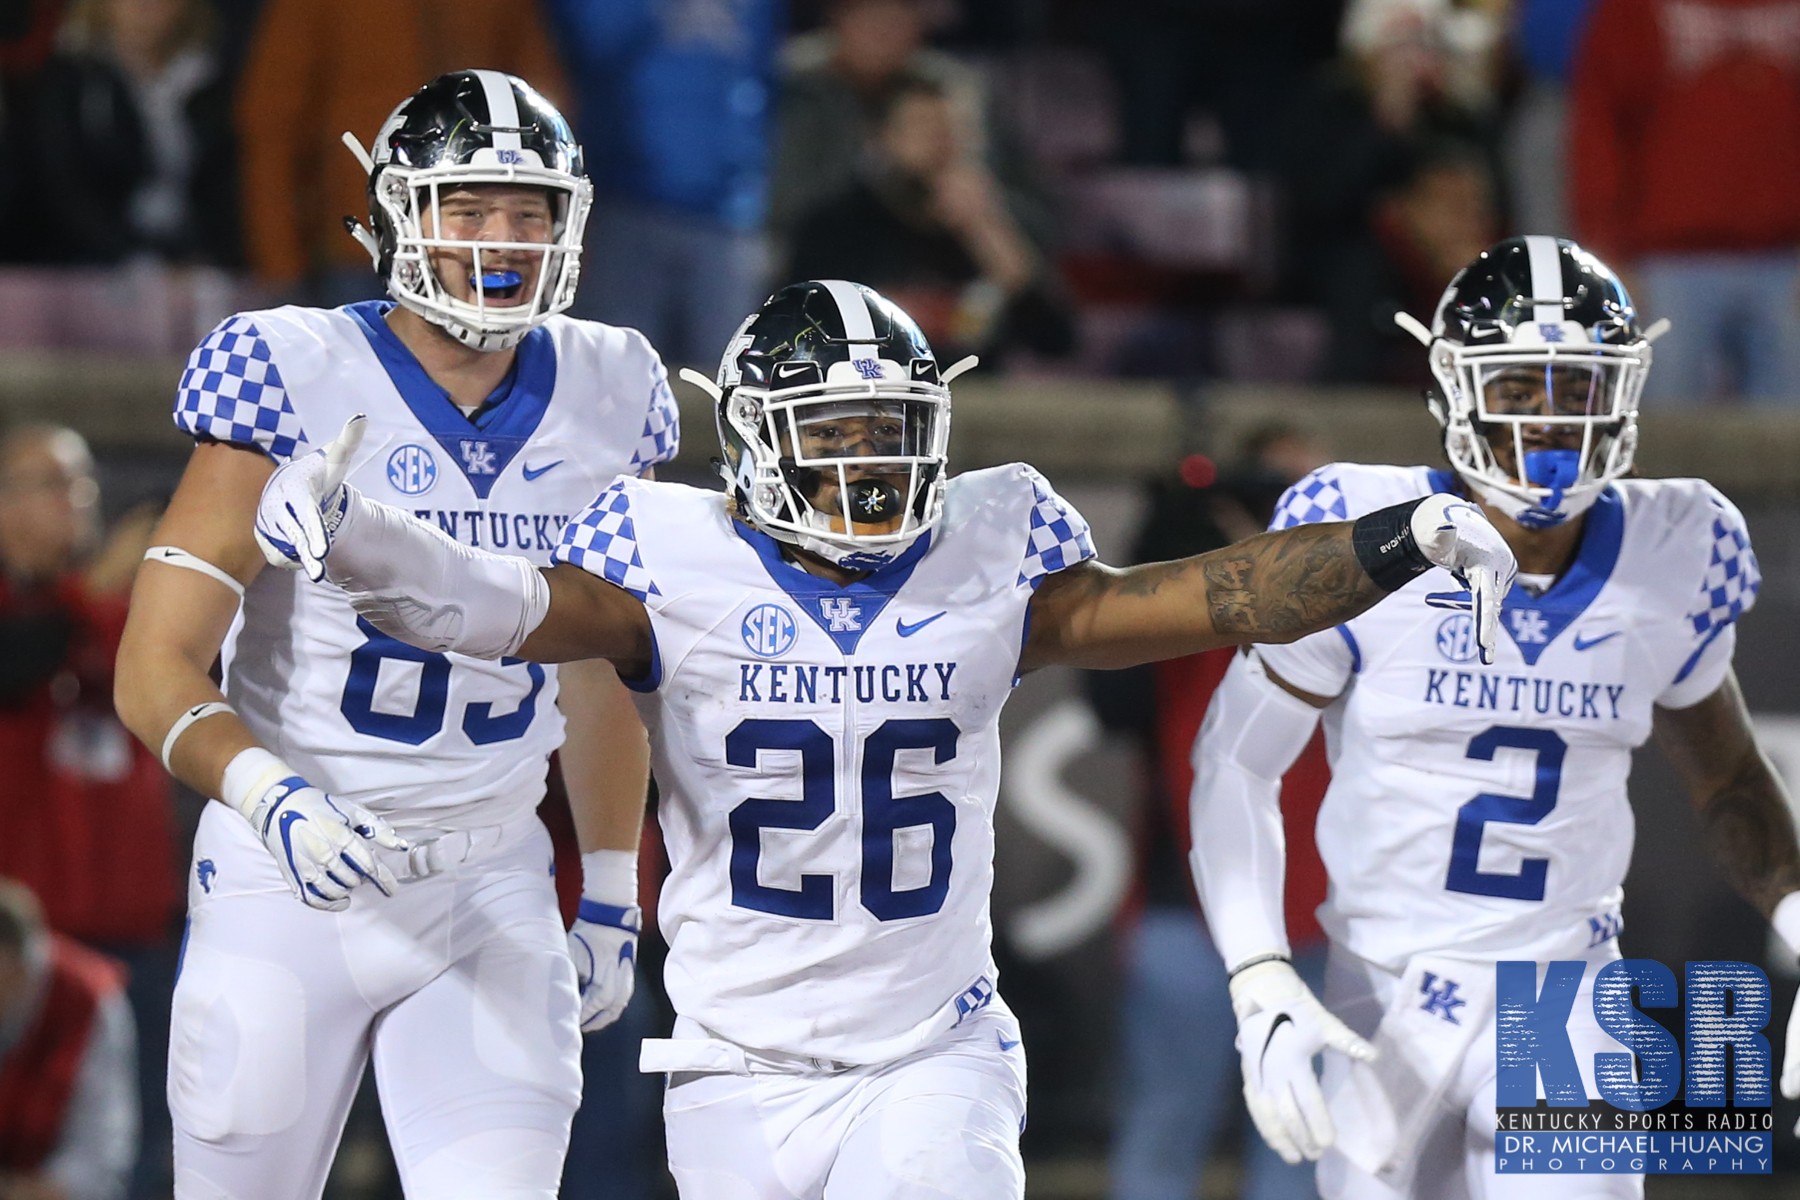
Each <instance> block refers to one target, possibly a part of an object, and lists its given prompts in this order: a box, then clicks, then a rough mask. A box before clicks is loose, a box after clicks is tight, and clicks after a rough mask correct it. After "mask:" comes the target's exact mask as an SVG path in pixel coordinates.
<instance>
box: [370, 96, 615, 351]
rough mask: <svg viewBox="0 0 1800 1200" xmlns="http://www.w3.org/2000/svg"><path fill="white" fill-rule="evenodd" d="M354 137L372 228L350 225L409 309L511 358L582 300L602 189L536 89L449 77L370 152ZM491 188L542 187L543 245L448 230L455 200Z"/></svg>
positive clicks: (409, 106) (407, 110)
mask: <svg viewBox="0 0 1800 1200" xmlns="http://www.w3.org/2000/svg"><path fill="white" fill-rule="evenodd" d="M344 139H345V141H346V143H347V144H349V146H350V148H351V150H352V152H353V153H355V154H356V155H357V157H358V159H359V161H361V162H362V164H363V166H364V168H365V169H366V170H367V171H368V172H369V224H368V226H367V227H365V226H363V225H362V224H361V223H359V222H357V221H356V220H354V219H353V218H351V217H345V218H344V224H345V227H346V228H347V229H348V230H349V231H350V234H351V236H353V237H355V238H356V240H357V241H358V242H360V243H361V244H362V246H363V248H364V249H366V250H367V251H368V252H369V255H370V257H371V258H372V259H373V260H374V264H375V272H376V274H378V275H380V276H381V277H382V278H383V279H384V280H385V281H386V282H387V287H388V291H389V293H390V294H391V295H392V296H393V297H394V299H395V300H396V301H398V302H399V303H400V304H402V305H404V306H405V307H406V308H408V309H410V310H412V311H413V312H416V313H418V314H419V315H420V316H422V317H424V318H425V319H426V320H428V321H430V322H432V323H433V324H435V325H439V326H441V327H442V328H444V329H445V330H446V331H448V332H449V333H450V335H451V336H453V337H455V338H456V339H457V340H458V341H460V342H462V343H464V344H465V345H468V346H472V347H474V348H475V349H477V350H504V349H506V348H508V347H511V346H515V345H517V344H518V342H519V340H520V339H521V338H523V337H524V336H525V335H526V334H527V333H529V332H530V331H531V330H532V329H534V328H536V327H537V326H538V325H541V324H543V322H544V321H545V320H547V319H548V318H549V317H551V316H553V315H555V314H556V313H560V312H563V311H565V310H566V309H567V308H568V307H569V306H570V305H571V304H572V303H574V300H575V288H576V285H577V283H578V282H579V280H580V276H581V240H582V234H583V232H584V231H585V230H586V228H587V219H588V210H589V209H590V207H591V206H592V204H593V184H592V183H590V182H589V181H588V179H587V177H586V175H584V174H583V167H582V156H581V147H580V146H579V145H577V144H576V142H575V135H574V134H573V133H572V132H571V131H570V129H569V123H568V122H567V121H565V120H564V119H563V116H562V114H561V113H560V112H558V111H557V110H556V107H555V106H554V105H552V104H551V103H550V102H549V101H548V100H546V99H544V98H543V97H542V96H541V95H539V94H538V93H537V91H536V90H535V89H533V88H532V86H531V85H530V84H528V83H526V82H525V81H524V80H522V79H520V78H518V77H517V76H514V75H508V74H505V73H504V72H501V71H487V70H468V71H451V72H449V73H448V74H444V75H440V76H438V77H437V78H436V79H433V80H432V81H431V82H430V83H427V84H426V85H425V86H424V87H422V88H420V89H419V90H418V91H416V92H414V93H413V94H412V95H411V96H409V97H407V99H406V100H405V101H403V102H402V103H401V104H400V106H399V107H398V108H396V109H395V110H394V111H393V112H392V113H391V114H390V115H389V116H388V119H387V120H386V121H384V122H383V123H382V125H381V131H380V132H379V133H378V134H376V136H375V141H374V144H373V145H372V146H371V147H370V149H369V150H368V151H367V152H365V151H363V149H362V147H361V146H360V145H358V144H357V143H356V141H355V139H354V138H353V137H352V136H351V135H350V134H345V135H344ZM484 185H502V186H510V187H519V188H530V189H538V188H541V189H543V190H544V193H545V195H546V197H547V199H548V203H549V211H548V214H547V216H548V221H547V223H546V224H547V228H545V229H544V235H545V236H544V237H543V238H542V239H541V240H511V239H496V238H493V237H486V236H475V235H472V234H469V233H467V232H466V231H462V230H458V229H457V228H456V227H455V222H454V220H452V221H450V222H448V223H447V222H446V215H447V214H446V207H445V200H446V198H447V197H450V196H452V195H453V194H457V193H460V194H462V195H468V194H469V193H468V192H467V190H466V189H470V188H475V189H479V188H481V187H483V186H484ZM458 232H461V233H463V236H460V237H459V236H454V235H455V234H456V233H458ZM515 235H516V230H515ZM446 263H455V264H456V266H455V270H456V271H458V272H467V275H468V278H467V280H466V284H467V286H466V287H465V286H461V284H460V281H459V283H458V286H453V287H452V286H446V281H445V279H444V278H442V275H443V273H444V271H445V270H446V267H445V264H446Z"/></svg>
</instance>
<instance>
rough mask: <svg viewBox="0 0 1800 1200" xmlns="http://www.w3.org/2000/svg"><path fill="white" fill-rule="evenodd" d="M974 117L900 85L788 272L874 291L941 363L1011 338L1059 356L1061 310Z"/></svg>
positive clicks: (1065, 332) (800, 231)
mask: <svg viewBox="0 0 1800 1200" xmlns="http://www.w3.org/2000/svg"><path fill="white" fill-rule="evenodd" d="M973 121H974V118H973V114H971V113H970V112H969V111H968V110H967V108H966V107H963V106H961V105H960V104H959V97H958V96H956V95H953V94H952V93H951V92H949V91H947V90H946V89H945V88H944V86H943V85H941V84H937V83H933V82H930V81H927V80H923V79H919V80H912V81H910V82H908V83H906V84H905V85H903V86H902V87H901V88H899V89H898V90H897V91H895V92H894V93H893V94H892V95H891V96H890V98H889V101H888V109H887V113H886V115H885V117H884V118H883V120H882V121H881V123H880V125H879V126H878V127H877V129H876V132H875V136H874V138H873V140H872V141H871V142H870V143H869V145H868V148H867V150H866V152H865V155H864V159H863V163H862V167H861V169H860V170H859V171H858V173H857V174H856V176H855V177H854V178H853V180H852V182H851V183H850V186H849V187H848V189H847V190H845V191H844V192H842V193H840V194H839V195H838V196H837V197H836V198H835V199H832V200H827V201H825V202H823V203H822V204H821V205H820V206H819V207H817V208H815V209H814V210H813V211H812V212H811V213H810V214H808V215H807V216H806V217H805V218H804V219H803V220H802V221H801V222H800V224H799V226H798V227H797V228H796V230H795V235H794V242H793V255H792V257H791V258H790V259H789V261H788V268H787V277H788V278H790V279H854V280H856V281H857V282H859V283H866V284H868V285H869V286H870V287H872V288H876V289H877V290H879V291H881V292H883V293H885V294H886V295H888V296H889V297H891V298H892V299H893V300H894V302H895V303H896V304H899V305H901V306H902V307H903V308H905V309H906V310H907V312H909V313H911V314H912V316H913V318H914V319H915V320H917V321H918V322H919V325H920V327H921V328H922V329H924V330H925V334H926V336H927V337H928V338H930V339H931V342H932V344H933V345H934V346H936V347H938V353H939V354H941V355H943V356H944V359H945V361H946V362H950V361H954V360H955V359H956V358H957V357H958V356H959V355H960V354H963V353H970V352H981V353H986V354H990V355H991V354H995V353H998V352H1000V351H1001V350H1003V349H1004V348H1006V347H1009V346H1010V347H1024V348H1029V349H1031V350H1033V351H1036V352H1038V353H1041V354H1062V353H1066V352H1067V351H1068V350H1069V349H1070V348H1071V346H1072V345H1073V341H1074V332H1073V322H1072V318H1071V316H1070V314H1069V311H1068V308H1067V306H1066V305H1065V304H1064V302H1063V301H1062V299H1061V297H1060V294H1059V292H1058V288H1057V286H1056V283H1055V280H1054V279H1053V277H1052V276H1051V274H1050V272H1049V270H1048V268H1047V267H1046V266H1045V264H1044V261H1043V259H1042V257H1041V256H1040V255H1039V254H1038V252H1037V250H1036V248H1035V247H1033V245H1032V243H1031V240H1030V239H1029V238H1027V237H1026V236H1025V233H1024V231H1023V230H1022V229H1021V227H1020V225H1019V222H1018V220H1017V219H1016V218H1015V217H1014V216H1013V214H1012V213H1011V212H1009V211H1008V209H1007V207H1006V199H1005V195H1004V193H1003V192H1002V191H1001V188H1000V186H999V183H998V182H997V181H996V180H995V179H994V177H993V175H992V174H991V173H990V172H989V171H988V170H987V168H986V166H984V165H983V164H982V162H981V159H980V157H979V155H978V153H977V151H976V148H975V143H976V136H975V133H974V131H973V129H972V125H973Z"/></svg>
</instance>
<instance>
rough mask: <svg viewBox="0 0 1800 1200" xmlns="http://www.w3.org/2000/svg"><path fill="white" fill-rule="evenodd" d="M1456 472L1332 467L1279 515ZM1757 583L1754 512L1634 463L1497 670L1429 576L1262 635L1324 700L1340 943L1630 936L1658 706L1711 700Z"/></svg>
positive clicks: (1510, 628) (1328, 843)
mask: <svg viewBox="0 0 1800 1200" xmlns="http://www.w3.org/2000/svg"><path fill="white" fill-rule="evenodd" d="M1452 490H1454V479H1453V477H1452V476H1451V475H1450V474H1449V473H1448V472H1445V471H1435V470H1429V469H1427V468H1424V467H1374V466H1359V465H1354V464H1346V463H1338V464H1333V465H1331V466H1327V467H1322V468H1320V469H1319V470H1318V471H1315V472H1313V474H1311V475H1309V476H1307V477H1306V478H1305V479H1303V480H1301V481H1300V483H1298V484H1296V485H1295V486H1294V487H1293V488H1292V489H1290V490H1289V492H1288V493H1287V494H1286V495H1285V496H1284V497H1283V498H1282V502H1281V505H1280V506H1279V508H1278V509H1277V511H1276V517H1275V522H1274V526H1275V528H1285V527H1287V526H1290V525H1296V524H1301V523H1303V522H1307V521H1328V520H1342V519H1346V518H1354V517H1358V516H1361V515H1362V514H1364V513H1367V512H1370V511H1372V510H1374V509H1377V508H1383V507H1386V506H1388V505H1391V504H1398V503H1401V502H1403V501H1406V500H1410V499H1413V498H1416V497H1418V496H1423V495H1427V494H1429V493H1431V492H1434V491H1452ZM1758 582H1759V578H1758V574H1757V566H1756V558H1755V555H1754V554H1753V553H1752V552H1751V549H1750V542H1749V537H1748V534H1747V533H1746V531H1745V528H1744V520H1743V517H1742V516H1741V515H1740V514H1739V512H1738V511H1737V509H1736V508H1735V507H1733V506H1732V504H1731V502H1730V501H1729V500H1727V499H1725V497H1724V496H1722V495H1720V494H1719V493H1718V492H1717V491H1715V490H1714V489H1713V488H1712V487H1711V486H1710V485H1708V484H1706V483H1704V482H1702V481H1700V480H1697V479H1663V480H1637V479H1627V480H1620V481H1619V482H1617V483H1615V484H1614V485H1613V486H1612V487H1611V488H1609V489H1608V490H1607V491H1606V492H1605V493H1604V494H1603V495H1602V496H1601V497H1600V499H1599V500H1598V502H1596V503H1595V505H1594V506H1593V507H1592V508H1591V509H1589V510H1588V513H1587V517H1586V528H1585V529H1584V530H1583V532H1582V540H1581V544H1580V546H1579V548H1578V550H1577V553H1576V556H1575V559H1574V561H1573V562H1571V563H1570V565H1569V567H1568V569H1567V570H1566V571H1565V572H1564V573H1563V574H1562V576H1561V577H1560V578H1558V579H1557V580H1556V582H1555V585H1554V586H1552V587H1551V588H1550V589H1549V590H1548V591H1546V592H1544V594H1542V595H1540V596H1533V595H1531V594H1530V593H1528V592H1527V591H1526V590H1525V589H1524V587H1523V586H1515V587H1514V588H1513V591H1512V593H1511V594H1510V595H1509V596H1508V597H1507V599H1506V602H1505V606H1504V608H1503V610H1502V619H1501V626H1502V629H1503V633H1502V635H1501V639H1500V645H1499V648H1498V651H1497V653H1496V656H1495V659H1496V661H1495V663H1494V665H1492V666H1483V665H1482V664H1481V662H1480V659H1479V657H1478V654H1477V651H1476V645H1475V636H1474V627H1473V623H1472V619H1471V617H1470V616H1469V614H1467V613H1465V612H1456V611H1450V610H1447V609H1445V608H1442V607H1436V606H1434V605H1433V604H1432V603H1431V602H1430V599H1429V598H1430V597H1431V596H1432V595H1433V594H1434V593H1438V594H1442V593H1448V592H1453V591H1454V590H1455V589H1456V587H1457V585H1456V583H1455V582H1454V581H1453V580H1452V579H1451V578H1450V576H1448V575H1447V574H1446V573H1444V572H1442V571H1430V572H1427V573H1426V574H1424V575H1422V576H1420V577H1419V578H1418V579H1416V580H1414V581H1413V582H1411V583H1410V584H1408V585H1407V586H1406V587H1403V588H1401V589H1400V590H1399V591H1397V592H1395V593H1394V595H1393V596H1392V597H1390V598H1388V599H1386V600H1383V601H1382V602H1381V603H1379V604H1377V605H1375V607H1373V608H1372V609H1370V610H1369V611H1368V612H1366V613H1364V614H1363V615H1361V616H1359V617H1357V618H1355V619H1354V620H1352V621H1349V622H1347V623H1346V624H1344V625H1342V626H1339V627H1338V628H1335V629H1329V630H1325V631H1323V632H1321V633H1316V634H1313V635H1312V636H1311V637H1307V638H1303V639H1301V640H1300V641H1299V642H1296V643H1294V644H1292V645H1287V646H1259V647H1257V653H1258V654H1259V655H1261V656H1262V658H1263V660H1264V661H1265V662H1266V663H1267V664H1268V666H1269V667H1270V668H1271V669H1272V670H1273V671H1274V672H1275V673H1276V674H1278V675H1280V676H1281V677H1282V678H1283V679H1285V680H1287V681H1288V682H1290V683H1292V684H1294V685H1295V686H1296V687H1299V688H1301V689H1304V690H1306V691H1309V692H1312V693H1314V694H1316V695H1321V696H1339V699H1338V700H1336V701H1335V702H1334V703H1333V704H1332V705H1331V706H1330V707H1329V708H1327V709H1326V712H1325V722H1324V723H1325V732H1326V748H1327V752H1328V755H1329V757H1330V760H1331V769H1332V780H1331V786H1330V789H1329V791H1327V793H1326V795H1325V801H1324V804H1323V807H1321V809H1320V811H1319V821H1318V843H1319V852H1320V854H1321V856H1322V857H1323V858H1324V860H1325V865H1326V867H1327V869H1328V870H1329V872H1330V877H1331V886H1330V891H1329V894H1328V896H1327V899H1326V901H1325V904H1324V905H1323V906H1322V907H1321V908H1320V910H1319V917H1320V920H1321V922H1322V923H1323V925H1324V926H1325V929H1326V932H1327V933H1328V934H1330V936H1331V937H1332V939H1333V941H1334V942H1336V943H1338V944H1340V945H1343V946H1344V947H1345V948H1347V949H1348V950H1350V951H1351V952H1353V953H1355V954H1357V955H1359V956H1361V957H1362V958H1364V959H1367V960H1369V961H1371V962H1374V963H1377V964H1379V965H1381V966H1383V967H1384V968H1386V969H1388V970H1396V971H1397V970H1399V969H1400V968H1401V967H1402V966H1403V964H1404V963H1405V962H1406V960H1407V959H1408V958H1409V957H1410V956H1412V955H1413V954H1415V953H1419V952H1424V951H1432V950H1440V951H1441V950H1456V951H1469V950H1473V951H1476V952H1486V951H1500V950H1504V951H1513V952H1517V953H1518V955H1519V956H1520V957H1525V958H1534V957H1535V958H1544V957H1556V956H1558V955H1562V956H1567V955H1569V954H1578V953H1580V952H1581V951H1582V950H1583V949H1585V948H1586V947H1588V946H1590V945H1598V944H1600V943H1601V942H1604V941H1606V940H1607V939H1609V938H1611V937H1613V936H1616V934H1617V933H1618V930H1619V927H1620V922H1619V917H1618V910H1619V903H1620V901H1621V899H1622V897H1623V888H1622V884H1623V881H1624V878H1625V871H1626V868H1627V867H1628V866H1629V864H1630V861H1631V846H1632V839H1633V833H1634V829H1633V822H1632V813H1631V807H1630V805H1629V804H1628V803H1627V801H1626V796H1625V781H1626V776H1627V774H1628V773H1629V771H1630V768H1631V752H1632V751H1633V750H1634V749H1635V748H1636V747H1637V746H1639V745H1641V744H1642V743H1643V742H1644V740H1645V739H1646V738H1647V737H1648V736H1649V734H1650V728H1651V718H1652V707H1653V706H1655V705H1664V706H1666V707H1671V708H1681V707H1685V706H1687V705H1690V704H1694V703H1697V702H1699V701H1700V700H1703V699H1705V698H1706V697H1707V696H1709V695H1711V694H1712V693H1713V692H1714V691H1715V690H1716V689H1717V688H1718V687H1719V686H1720V684H1721V682H1722V681H1723V679H1724V677H1725V674H1726V671H1727V670H1728V669H1729V667H1730V664H1731V654H1732V649H1733V646H1734V644H1735V640H1736V634H1735V629H1734V624H1733V623H1734V622H1735V621H1736V620H1737V618H1738V616H1739V615H1740V614H1742V613H1743V611H1744V610H1745V609H1747V608H1749V607H1750V605H1751V604H1752V603H1753V602H1754V600H1755V597H1756V590H1757V586H1758Z"/></svg>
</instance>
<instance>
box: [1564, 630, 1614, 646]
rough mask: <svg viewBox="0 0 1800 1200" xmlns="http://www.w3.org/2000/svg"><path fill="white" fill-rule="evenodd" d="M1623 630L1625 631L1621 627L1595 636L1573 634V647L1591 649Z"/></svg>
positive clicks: (1608, 640)
mask: <svg viewBox="0 0 1800 1200" xmlns="http://www.w3.org/2000/svg"><path fill="white" fill-rule="evenodd" d="M1623 632H1625V631H1624V630H1622V629H1615V630H1613V631H1612V632H1611V633H1603V634H1601V635H1600V636H1599V637H1597V638H1585V637H1582V636H1581V635H1580V634H1579V633H1578V634H1576V635H1575V648H1576V649H1577V650H1592V649H1593V648H1594V647H1595V646H1598V645H1599V644H1600V643H1601V642H1610V641H1612V640H1613V639H1614V638H1616V637H1618V636H1619V635H1620V634H1621V633H1623Z"/></svg>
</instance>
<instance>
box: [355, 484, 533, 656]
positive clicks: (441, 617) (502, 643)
mask: <svg viewBox="0 0 1800 1200" xmlns="http://www.w3.org/2000/svg"><path fill="white" fill-rule="evenodd" d="M345 491H346V492H348V493H349V503H348V506H347V508H346V510H345V513H344V520H343V522H342V524H341V525H339V527H338V531H337V534H336V536H335V537H334V538H333V539H332V544H331V553H330V554H329V555H328V556H327V557H326V559H325V577H326V578H327V579H328V580H330V581H331V582H332V583H334V584H336V585H337V586H338V587H340V588H342V589H343V590H344V591H345V592H346V593H348V595H349V598H350V605H351V607H352V608H354V609H355V610H356V611H357V613H358V614H360V615H361V616H362V617H363V618H365V619H366V620H367V621H368V622H369V624H371V625H373V626H375V628H377V629H379V630H381V632H383V633H385V634H387V635H388V636H389V637H393V638H398V639H399V640H400V641H403V642H406V643H408V644H409V645H413V646H420V647H423V648H424V649H427V650H438V651H454V652H455V653H457V654H467V655H469V656H471V657H473V658H489V659H493V658H504V657H506V656H507V655H509V654H512V653H514V652H515V651H517V650H518V648H519V647H520V645H522V644H523V643H524V641H525V639H526V638H527V637H528V636H530V634H531V631H532V630H534V629H536V628H537V627H538V626H539V625H540V624H542V623H543V620H544V614H545V613H547V612H548V611H549V609H550V587H549V584H547V583H546V582H545V581H544V576H543V573H542V572H541V571H539V570H538V569H537V568H536V567H534V566H532V564H531V563H530V562H528V561H526V560H525V559H522V558H513V557H511V556H508V555H503V554H491V553H489V552H487V551H485V550H477V549H474V548H473V547H470V546H465V545H463V544H462V543H461V542H458V541H455V540H453V539H452V538H450V537H449V536H448V535H446V534H445V533H444V532H443V531H442V530H440V529H438V528H437V527H436V526H434V525H430V524H427V523H426V522H424V521H421V520H418V519H417V518H415V517H413V516H412V515H411V514H409V513H406V512H402V511H401V510H400V509H397V508H393V507H391V506H389V505H386V504H380V503H377V502H376V501H373V500H370V499H368V498H367V497H366V496H364V495H362V494H361V493H360V492H358V491H357V490H356V489H355V488H352V487H349V486H348V485H346V487H345Z"/></svg>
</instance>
